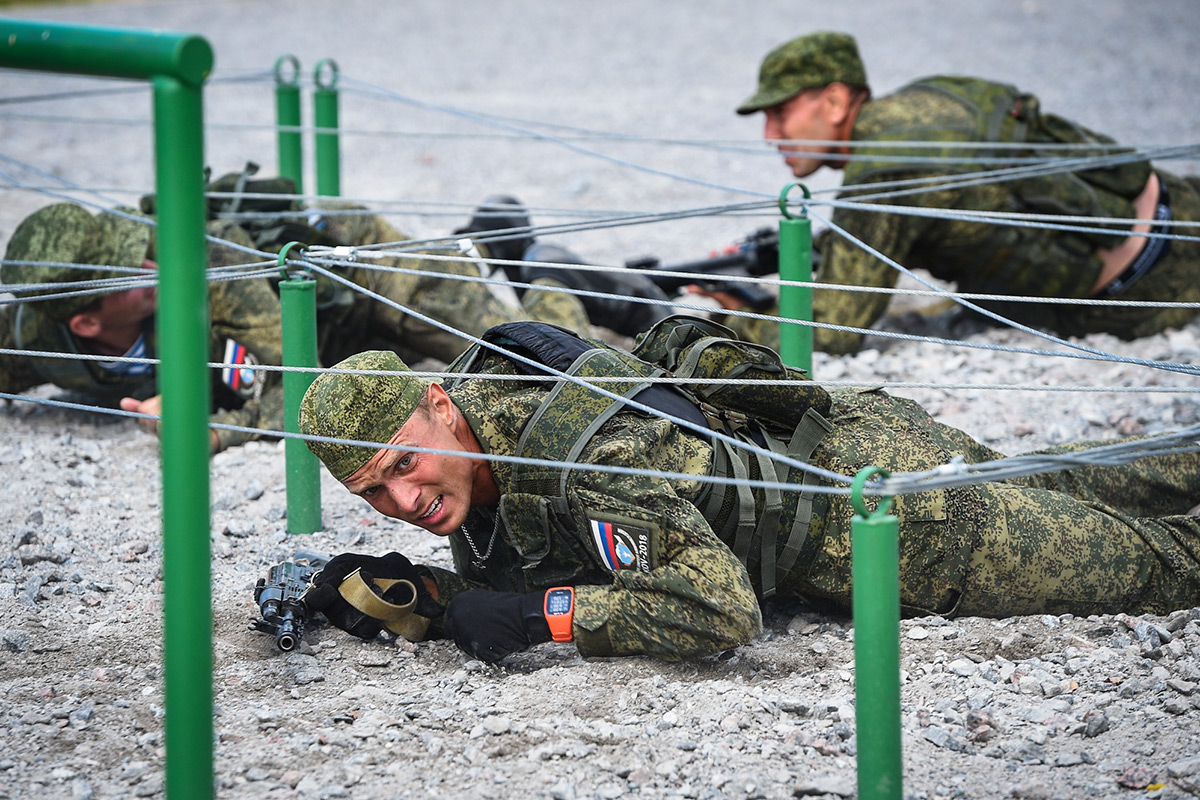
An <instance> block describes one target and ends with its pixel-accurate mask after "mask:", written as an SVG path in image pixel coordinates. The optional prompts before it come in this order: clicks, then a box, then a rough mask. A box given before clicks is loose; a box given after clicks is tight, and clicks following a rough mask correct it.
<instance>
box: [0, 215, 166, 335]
mask: <svg viewBox="0 0 1200 800" xmlns="http://www.w3.org/2000/svg"><path fill="white" fill-rule="evenodd" d="M119 210H120V211H123V212H125V213H128V214H133V215H137V216H140V214H138V212H137V211H134V210H133V209H131V208H120V209H119ZM150 234H151V228H150V226H149V225H146V224H144V223H142V222H138V221H137V220H132V219H128V218H127V217H122V216H118V215H116V214H108V213H101V214H100V215H99V216H93V215H92V214H90V213H88V211H87V209H85V208H83V206H80V205H76V204H75V203H55V204H54V205H49V206H46V207H45V208H41V209H38V210H37V211H35V212H33V213H32V214H30V215H29V216H28V217H26V218H25V219H24V220H22V221H21V224H20V225H18V226H17V229H16V230H15V231H13V234H12V236H11V237H10V238H9V240H8V248H7V250H6V251H5V253H4V259H5V263H4V264H3V265H2V266H0V280H2V281H3V282H4V283H5V284H6V287H5V288H7V289H9V290H10V291H13V292H14V294H18V295H19V294H21V293H19V292H16V291H15V290H14V288H13V287H15V286H17V285H20V284H44V283H61V284H64V285H63V287H62V289H60V290H55V289H31V290H28V291H27V293H28V294H32V295H37V296H44V295H51V294H55V293H56V292H68V291H73V290H74V288H75V287H73V286H71V285H70V284H74V283H76V282H78V281H94V280H100V279H103V278H117V277H126V276H128V274H129V273H126V272H119V271H116V270H111V269H101V268H99V267H106V266H116V267H141V266H142V262H143V261H145V259H146V252H147V250H148V249H149V247H150ZM11 261H45V262H51V263H46V264H13V263H10V262H11ZM55 264H89V265H97V267H98V268H96V269H80V268H73V267H63V266H55ZM103 294H106V293H94V294H80V295H74V296H71V297H63V298H61V299H53V300H45V301H39V302H38V303H37V304H36V305H37V308H38V310H39V311H41V312H42V313H44V314H46V316H48V317H50V318H51V319H53V320H55V321H57V322H66V321H67V320H69V319H70V318H71V317H72V316H74V315H75V314H78V313H79V312H80V311H82V310H83V309H85V308H87V307H88V306H89V305H91V304H92V303H94V302H95V301H96V299H97V298H99V297H101V296H103Z"/></svg>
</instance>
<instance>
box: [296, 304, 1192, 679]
mask: <svg viewBox="0 0 1200 800" xmlns="http://www.w3.org/2000/svg"><path fill="white" fill-rule="evenodd" d="M731 335H732V332H731V331H729V330H728V329H723V328H721V326H719V325H716V324H715V323H713V322H710V321H705V320H698V319H692V318H685V317H672V318H668V319H667V320H665V321H664V322H662V323H660V324H659V325H657V326H655V327H654V328H652V329H651V330H650V331H648V332H647V333H646V334H645V335H644V336H642V337H639V340H638V343H637V345H636V347H635V348H634V352H633V354H630V353H627V352H624V351H620V350H617V349H615V348H611V347H608V346H606V345H603V344H601V343H599V342H596V341H589V340H581V339H579V338H578V337H576V336H574V335H572V334H570V333H568V332H566V331H563V330H562V329H559V328H553V327H551V326H547V325H542V324H539V323H530V322H526V323H513V324H509V325H504V326H501V327H499V328H496V329H494V330H493V331H490V332H489V333H488V334H487V335H486V336H485V337H484V338H485V341H487V342H489V343H490V344H492V345H497V346H499V347H501V348H502V350H500V351H495V350H492V349H485V348H483V347H481V346H478V345H477V346H475V347H473V348H472V349H471V350H469V351H467V353H466V354H464V355H463V356H462V357H461V358H460V359H458V360H457V361H455V362H454V363H453V364H451V366H450V368H449V369H450V370H451V371H453V372H455V373H463V374H464V377H462V378H456V379H454V380H450V381H447V382H445V384H436V383H430V382H428V381H426V380H423V379H420V378H417V377H416V376H413V375H412V374H411V373H410V372H409V371H408V370H407V368H406V366H405V365H404V364H403V363H402V362H401V361H400V360H399V359H398V358H397V357H396V356H395V354H393V353H389V352H378V351H377V352H368V353H362V354H359V355H356V356H353V357H351V358H350V359H347V360H346V361H344V362H342V363H341V364H340V365H339V366H340V367H342V368H344V369H348V370H382V371H387V372H390V373H392V374H384V375H378V374H376V375H350V374H336V373H332V372H331V373H326V374H324V375H321V376H320V377H318V378H317V380H316V381H315V382H314V383H313V384H312V386H310V387H309V389H308V392H307V393H306V394H305V397H304V401H303V403H302V405H301V410H300V430H301V432H303V433H305V434H309V435H313V436H317V437H326V438H328V439H343V440H352V441H358V442H379V443H380V446H379V447H378V449H376V448H375V447H373V446H372V447H367V446H361V445H351V444H341V443H336V442H330V441H315V440H311V441H309V448H310V449H311V450H312V451H313V452H314V453H316V455H317V456H318V457H319V458H320V459H321V461H322V462H323V463H324V464H325V467H326V468H327V469H328V470H329V472H330V474H331V475H332V476H333V477H334V478H336V479H337V480H338V481H340V482H342V484H343V485H344V486H346V488H347V489H348V490H349V491H351V492H352V493H354V494H357V495H359V496H361V497H362V498H364V499H365V500H366V501H367V502H368V503H369V504H370V505H371V506H373V507H374V508H375V509H376V510H378V511H379V512H380V513H382V514H385V515H387V516H390V517H394V518H396V519H400V520H403V521H405V522H409V523H411V524H413V525H416V526H418V527H421V528H424V529H426V530H428V531H429V532H431V533H433V534H434V535H437V536H446V537H449V542H450V547H451V552H452V554H453V556H454V565H455V570H454V571H453V572H452V571H449V570H446V569H441V568H438V567H433V566H424V565H414V564H412V563H411V562H410V561H409V560H408V559H407V558H406V557H405V556H404V555H402V554H400V553H388V554H387V555H384V556H378V557H377V556H373V555H365V554H351V553H347V554H342V555H339V556H337V557H335V558H334V559H333V560H332V561H331V562H330V563H329V564H328V565H327V566H326V567H325V568H324V569H323V570H322V572H321V573H320V576H319V577H318V579H317V585H316V586H315V587H314V588H313V589H311V590H310V591H309V593H308V595H306V602H307V603H308V604H309V606H310V608H311V609H313V610H317V611H321V612H322V613H324V614H325V615H326V617H328V618H329V619H330V621H332V622H333V623H334V624H335V625H337V626H338V627H341V628H343V629H344V630H347V631H349V632H351V633H354V634H356V635H359V636H363V637H366V638H370V637H373V636H375V635H376V634H377V633H378V632H379V631H380V629H381V625H382V624H384V623H385V622H387V620H388V615H389V614H390V613H391V612H390V611H385V610H383V609H384V608H385V606H384V605H383V603H386V604H387V607H392V606H397V605H399V606H403V605H405V604H407V603H415V606H416V612H417V616H420V617H422V618H423V619H424V620H425V621H426V623H427V628H426V629H425V632H424V633H423V634H421V635H423V636H425V637H426V638H436V637H449V638H452V639H453V640H454V641H455V642H456V643H457V644H458V645H459V646H460V647H462V649H463V650H465V651H466V652H467V653H469V654H471V655H472V656H474V657H477V658H481V659H484V660H488V661H494V660H497V659H500V658H503V657H504V656H505V655H507V654H509V653H512V652H515V651H519V650H523V649H525V648H527V647H529V646H530V645H532V644H536V643H538V642H545V641H549V640H550V639H551V638H552V637H553V638H554V639H555V640H556V641H574V642H575V644H576V646H577V647H578V648H579V652H580V653H581V654H583V655H585V656H611V655H634V654H645V655H652V656H656V657H659V658H664V659H671V660H675V659H683V658H690V657H695V656H702V655H705V654H711V653H714V652H717V651H719V650H722V649H725V648H729V647H733V646H736V645H739V644H743V643H745V642H747V641H748V640H749V639H751V638H752V637H754V636H755V635H757V634H758V633H759V631H760V630H761V625H762V620H761V611H760V606H759V601H760V600H763V599H765V598H768V597H772V596H779V597H781V598H790V599H799V600H803V601H805V602H807V603H809V604H812V605H816V606H819V607H828V608H833V609H837V610H841V611H848V610H849V609H850V606H851V562H850V535H851V523H852V520H853V517H854V510H853V508H852V504H851V502H850V499H849V498H848V497H847V496H845V495H843V494H834V493H828V492H815V491H812V489H814V488H816V487H817V486H833V485H840V484H835V479H834V478H833V477H831V475H840V476H846V477H847V478H850V477H853V476H854V475H856V474H858V472H859V471H860V470H861V469H863V468H865V467H867V466H877V467H881V468H883V469H885V470H887V471H889V472H891V473H900V472H922V471H926V470H931V469H934V468H936V467H939V466H941V465H943V464H946V463H949V462H951V461H952V460H954V459H962V460H963V461H964V462H965V463H967V464H976V463H981V462H985V461H991V460H994V459H997V458H999V457H1000V454H998V453H996V452H995V451H993V450H990V449H989V448H987V447H985V446H984V445H982V444H980V443H979V442H977V441H975V440H973V439H971V438H970V437H969V436H968V435H967V434H965V433H963V432H962V431H959V430H957V429H954V428H951V427H949V426H946V425H943V424H940V423H938V422H936V421H934V420H933V419H932V418H931V417H930V416H929V415H928V414H927V413H926V412H925V411H924V410H923V409H922V408H921V407H920V406H918V405H917V404H916V403H914V402H912V401H910V400H906V399H902V398H895V397H891V396H889V395H888V394H886V393H885V392H882V391H878V390H876V391H858V390H837V389H835V390H830V391H826V390H825V389H824V388H823V387H822V386H821V385H820V384H818V383H816V382H814V381H811V380H809V379H807V377H805V376H804V375H803V374H801V373H799V372H797V371H795V370H790V369H787V368H785V367H784V366H783V365H782V363H781V362H780V361H779V358H778V356H777V355H776V354H775V353H774V352H772V351H770V350H768V349H766V348H762V347H760V346H757V345H748V344H747V343H745V342H741V341H736V340H734V339H731V338H730V336H731ZM513 353H515V354H518V355H521V356H524V357H526V358H529V359H532V360H533V361H534V362H536V363H538V364H548V365H550V366H552V367H555V368H557V369H558V370H560V371H562V372H568V371H569V374H575V375H578V376H580V377H593V378H602V377H608V376H614V377H616V376H620V377H637V378H641V379H643V380H645V383H638V382H634V383H630V382H624V383H621V384H609V386H610V387H618V388H614V389H613V391H615V392H618V393H625V396H627V397H632V398H633V399H634V400H636V401H637V402H639V403H642V404H644V405H646V406H649V407H650V408H652V409H655V410H656V411H660V412H666V413H669V414H671V415H673V416H674V417H676V418H678V419H680V420H683V421H686V422H687V423H688V424H687V425H684V424H682V423H680V422H675V421H670V420H667V419H665V418H663V417H662V416H660V415H659V414H651V413H648V412H646V411H644V410H642V409H636V408H633V407H630V406H628V405H625V404H624V403H623V402H622V401H621V400H613V399H611V398H609V397H606V396H603V395H599V394H597V393H595V392H592V391H590V390H589V389H588V388H587V387H583V386H580V385H579V384H577V383H574V382H569V381H567V380H566V379H562V378H559V379H558V380H556V381H554V382H546V381H533V380H529V379H528V376H529V375H531V374H534V373H535V372H536V371H537V369H536V368H531V367H530V366H529V365H528V363H527V362H525V361H520V360H517V359H516V358H515V357H514V356H513V355H512V354H513ZM660 369H665V370H667V374H668V375H674V376H675V377H679V378H685V379H689V380H695V381H696V382H695V383H674V382H673V383H670V384H662V383H660V384H655V385H650V384H651V380H650V379H651V378H653V377H654V376H655V375H657V374H659V372H658V370H660ZM730 374H738V375H740V376H741V377H742V378H743V382H742V383H740V384H737V385H734V384H728V383H727V384H724V385H716V386H714V385H713V384H705V383H704V382H703V381H704V379H705V378H714V377H722V376H726V375H730ZM477 376H478V377H477ZM499 376H506V377H504V378H503V379H501V378H500V377H499ZM759 378H775V379H778V378H789V379H791V382H789V383H786V384H781V383H774V384H770V385H769V384H763V383H761V382H760V383H758V384H757V385H755V384H754V383H752V382H751V381H753V380H754V379H759ZM710 431H718V432H720V433H722V434H725V435H726V436H727V437H732V438H733V439H735V440H736V441H737V442H739V443H740V444H739V445H738V446H733V445H731V444H730V443H729V442H728V441H727V440H725V439H722V438H719V437H716V436H714V435H712V434H711V433H709V432H710ZM749 444H754V445H757V446H758V448H759V449H758V450H756V451H755V450H748V449H746V445H749ZM1095 444H1098V443H1091V445H1089V444H1087V443H1082V444H1076V445H1066V446H1061V447H1058V448H1054V449H1052V450H1049V451H1045V454H1046V455H1061V454H1074V453H1077V452H1078V451H1080V450H1082V449H1084V448H1086V447H1089V446H1094V445H1095ZM384 445H387V446H384ZM393 446H398V447H399V448H400V449H393ZM404 448H425V449H426V450H423V451H421V452H414V451H413V450H411V449H404ZM785 453H786V454H787V455H788V456H789V457H790V458H791V459H793V460H798V461H803V462H806V463H807V464H809V465H811V466H812V467H814V468H817V469H818V470H823V471H824V474H820V473H810V472H809V471H807V470H802V469H799V468H794V467H790V466H785V465H782V464H781V463H780V462H779V461H778V460H777V459H776V458H775V456H774V454H785ZM513 456H519V457H523V458H527V459H537V460H539V461H540V462H543V463H544V462H545V461H549V462H556V463H571V464H572V465H573V466H572V468H570V469H565V468H560V467H553V466H544V465H543V463H530V464H524V463H521V462H515V463H514V462H512V461H509V460H507V459H508V458H510V457H513ZM495 457H500V458H503V459H506V460H495ZM592 466H596V467H605V468H630V469H635V470H640V472H639V473H638V474H628V473H621V472H615V471H611V470H610V471H600V470H595V469H589V467H592ZM688 476H695V477H696V478H703V477H706V476H715V477H720V478H728V479H732V478H750V479H753V480H760V481H761V482H762V483H763V484H765V485H761V486H759V487H757V488H752V489H751V488H734V487H731V486H729V485H728V484H714V483H709V482H706V481H702V480H692V479H690V478H689V477H688ZM784 482H786V483H790V484H793V485H794V486H795V487H796V491H782V490H780V489H778V488H769V487H770V486H771V485H775V486H778V484H780V483H784ZM1198 498H1200V453H1197V452H1195V451H1194V450H1193V451H1191V452H1177V451H1175V452H1173V453H1172V454H1169V455H1157V456H1153V457H1147V458H1143V459H1140V460H1138V461H1135V462H1133V463H1131V464H1129V465H1126V466H1119V467H1116V466H1115V467H1107V466H1106V467H1088V466H1077V467H1073V468H1071V469H1069V470H1066V471H1062V472H1050V473H1047V474H1042V475H1035V476H1031V477H1026V478H1011V479H1007V480H1003V481H997V482H991V483H983V484H978V485H971V486H956V487H953V488H945V489H937V490H933V491H925V492H921V493H918V494H906V495H903V496H900V497H898V498H896V505H895V510H894V513H895V514H896V516H897V517H898V519H899V526H900V536H899V540H900V581H901V588H900V594H901V597H900V599H901V603H902V606H903V608H904V610H905V611H906V612H907V613H909V614H938V615H942V616H947V617H949V616H955V615H975V616H1011V615H1021V614H1035V613H1047V614H1063V613H1073V614H1077V615H1080V616H1085V615H1088V614H1094V613H1097V614H1098V613H1114V612H1118V611H1125V612H1129V613H1134V614H1137V613H1165V612H1167V611H1169V610H1173V609H1176V608H1190V607H1192V606H1195V605H1196V604H1197V603H1200V517H1197V516H1192V515H1189V514H1188V510H1189V509H1190V508H1192V507H1193V506H1194V505H1195V503H1196V501H1197V499H1198ZM386 579H403V581H401V582H398V583H396V584H395V585H394V586H393V585H391V584H385V585H388V586H389V588H388V590H387V591H385V592H383V596H382V597H377V596H376V594H375V593H372V592H370V591H367V590H366V589H364V588H363V586H362V584H363V583H365V584H366V585H367V586H370V585H371V584H372V582H373V581H374V580H386ZM347 580H350V581H352V582H356V583H357V585H358V586H359V589H360V592H359V593H358V594H357V595H355V594H353V593H352V592H351V591H350V590H349V586H350V585H353V583H351V584H346V585H345V586H344V584H345V583H346V581H347ZM409 586H412V587H415V590H409V589H408V588H407V587H409ZM414 591H415V595H416V596H415V597H414V596H413V594H414ZM367 601H370V602H367ZM378 601H382V603H381V602H378ZM389 630H392V629H391V628H389ZM410 630H411V629H410ZM394 632H397V633H402V632H403V631H399V630H396V631H394Z"/></svg>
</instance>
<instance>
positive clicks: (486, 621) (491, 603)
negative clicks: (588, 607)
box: [442, 589, 550, 662]
mask: <svg viewBox="0 0 1200 800" xmlns="http://www.w3.org/2000/svg"><path fill="white" fill-rule="evenodd" d="M545 597H546V593H545V592H528V593H526V594H518V593H516V592H492V591H488V590H487V589H472V590H470V591H467V592H463V593H462V594H457V595H455V596H454V598H453V599H452V600H451V601H450V604H449V605H447V606H446V619H445V621H444V622H443V623H442V630H443V631H445V633H446V635H447V636H448V637H450V638H451V639H453V640H454V643H455V644H457V645H458V646H459V647H460V648H461V649H462V650H463V651H465V652H466V653H467V654H468V655H471V656H474V657H475V658H478V659H479V660H480V661H488V662H492V661H499V660H500V659H502V658H504V657H505V656H506V655H508V654H509V653H516V652H518V651H520V650H525V649H526V648H529V647H532V646H533V645H535V644H541V643H542V642H548V641H550V626H549V625H547V624H546V617H545V614H544V613H543V611H542V609H543V604H544V602H545Z"/></svg>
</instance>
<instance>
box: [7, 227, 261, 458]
mask: <svg viewBox="0 0 1200 800" xmlns="http://www.w3.org/2000/svg"><path fill="white" fill-rule="evenodd" d="M47 208H48V210H49V213H48V214H47V213H46V210H43V212H38V217H37V218H30V219H27V222H30V223H32V226H33V227H38V226H39V223H42V222H46V223H53V224H47V225H46V226H44V227H46V228H48V230H50V231H53V232H54V234H55V235H57V236H59V237H68V238H69V237H77V239H78V241H75V240H74V239H72V240H71V241H67V242H61V240H60V242H58V243H56V242H52V241H50V240H48V239H47V240H46V241H45V242H42V243H37V242H31V243H30V244H29V246H28V247H26V246H24V245H18V247H19V248H20V249H21V250H22V252H21V253H20V254H19V255H17V254H16V253H15V251H14V241H10V243H9V252H8V254H7V255H6V258H9V259H18V258H19V259H21V260H29V261H33V260H43V259H42V258H41V257H39V255H38V253H39V252H45V253H47V254H58V257H51V258H49V259H48V260H59V261H64V262H71V261H78V263H90V264H112V265H115V266H127V267H134V266H136V267H141V266H142V260H143V258H145V257H146V255H147V246H148V245H149V243H150V233H149V230H150V229H149V227H148V226H144V225H142V224H140V223H136V222H126V223H124V224H122V223H116V229H115V230H113V229H112V228H113V224H112V222H111V221H112V220H118V219H120V218H118V217H115V216H114V215H108V214H102V215H100V216H99V217H91V215H90V214H88V213H87V212H86V211H84V210H83V209H82V208H80V207H79V206H74V205H71V204H59V205H57V206H50V207H47ZM80 215H83V216H80ZM59 217H62V218H61V219H60V218H59ZM68 218H69V219H68ZM85 218H90V219H91V220H92V222H88V221H87V219H85ZM66 223H75V224H77V225H78V226H79V227H78V228H77V229H76V230H71V226H70V225H69V224H66ZM22 224H23V225H24V224H25V223H22ZM20 231H21V228H20V227H18V229H17V231H16V232H14V236H13V240H17V236H18V232H20ZM209 233H210V234H211V235H214V236H217V237H218V238H221V239H225V240H228V241H230V242H233V243H236V244H241V245H244V246H247V247H249V246H252V245H251V242H250V241H249V238H248V237H247V236H246V234H245V233H244V232H243V231H242V230H241V229H240V228H238V227H237V226H234V225H230V224H226V223H211V224H210V226H209ZM25 234H26V235H29V234H30V229H29V228H27V229H26V231H25ZM39 235H44V234H39ZM122 235H124V236H126V237H130V238H132V239H134V240H137V241H134V242H131V243H130V244H131V245H132V246H127V247H125V250H126V251H127V252H125V253H124V254H123V255H124V257H123V258H122V257H117V258H114V257H113V256H114V255H116V251H119V250H121V249H122V246H121V245H117V244H114V243H113V241H112V240H113V238H114V237H120V236H122ZM106 240H108V241H107V243H106ZM64 248H65V249H64ZM88 248H91V250H89V249H88ZM66 251H71V252H74V253H77V254H78V255H77V256H68V255H65V253H66ZM245 261H246V257H245V255H244V254H243V253H241V252H239V251H237V250H235V249H233V248H230V247H226V246H223V245H215V244H210V246H209V264H210V265H211V266H223V265H232V264H240V263H244V262H245ZM35 272H36V273H37V274H39V275H41V274H42V273H46V274H45V275H43V276H42V277H41V278H39V279H38V282H41V281H42V280H44V281H46V282H57V281H63V280H66V281H75V280H84V279H96V278H101V277H112V276H115V275H120V274H123V273H116V272H112V271H106V270H88V271H87V273H86V274H81V273H80V272H78V271H71V270H66V269H61V268H57V269H56V268H30V267H24V266H19V265H16V264H6V266H5V270H4V278H5V282H6V283H8V284H10V285H16V284H19V283H28V282H31V281H30V280H28V279H27V276H32V275H33V274H34V273H35ZM41 293H42V292H39V294H41ZM97 297H99V295H87V296H82V297H76V298H63V299H59V300H48V301H39V302H31V303H22V304H16V303H14V304H6V305H4V306H0V347H3V348H10V349H21V350H43V351H48V352H63V353H80V354H82V353H87V352H89V351H88V349H87V346H86V344H85V343H84V342H82V341H80V340H79V339H77V338H76V337H75V336H74V335H73V334H72V333H71V332H70V330H68V328H67V325H66V323H67V321H68V320H69V319H70V317H71V316H72V315H74V314H75V313H78V312H79V311H82V310H83V309H84V308H85V307H86V306H87V305H88V304H90V303H91V302H93V301H94V300H96V298H97ZM209 317H210V321H211V327H210V333H209V350H208V357H209V360H211V361H214V362H222V363H224V362H227V361H229V359H228V358H227V355H231V354H238V353H244V354H243V355H241V356H240V357H241V358H243V359H245V360H246V363H255V362H259V363H264V364H279V363H281V359H282V347H281V342H280V333H279V298H278V297H277V296H276V294H275V293H274V292H273V291H272V289H271V286H270V284H269V283H268V281H267V280H266V279H264V278H256V279H252V280H238V281H221V282H215V283H212V284H211V285H210V296H209ZM143 336H144V342H145V345H146V350H145V353H144V357H147V358H154V357H156V354H157V336H156V334H155V329H154V319H153V317H151V318H148V319H147V320H146V321H145V328H144V330H143ZM239 346H240V349H239ZM212 375H213V379H212V391H213V407H214V409H216V411H215V413H214V414H213V415H212V417H211V421H212V422H216V423H222V424H226V425H235V426H240V427H249V428H266V429H271V430H282V428H283V392H282V385H281V381H280V379H279V377H278V373H263V372H256V373H252V372H249V371H244V372H243V371H222V370H214V371H213V373H212ZM45 383H52V384H54V385H56V386H59V387H61V388H63V389H66V390H68V391H72V392H78V393H80V394H82V395H85V396H88V397H91V398H93V399H95V400H96V401H98V402H100V403H101V404H103V405H107V406H115V405H116V404H117V403H118V401H119V400H120V399H121V398H122V397H134V398H137V399H139V400H144V399H146V398H148V397H151V396H153V395H155V394H158V386H157V381H156V376H155V373H154V371H153V369H151V370H150V371H148V372H146V373H143V374H124V373H122V372H121V371H119V370H115V371H114V370H112V369H108V368H106V367H104V366H102V365H101V362H98V361H76V360H71V359H63V358H36V357H26V356H15V355H0V391H4V392H8V393H13V394H15V393H18V392H23V391H25V390H27V389H30V388H32V387H34V386H39V385H41V384H45ZM217 437H218V447H219V448H220V449H222V450H223V449H225V448H227V447H232V446H234V445H238V444H241V443H243V442H245V441H248V440H250V439H252V438H256V437H255V436H253V435H251V434H246V433H241V432H234V431H228V430H217Z"/></svg>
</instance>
